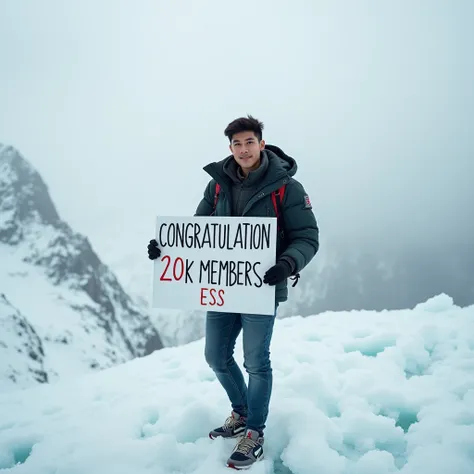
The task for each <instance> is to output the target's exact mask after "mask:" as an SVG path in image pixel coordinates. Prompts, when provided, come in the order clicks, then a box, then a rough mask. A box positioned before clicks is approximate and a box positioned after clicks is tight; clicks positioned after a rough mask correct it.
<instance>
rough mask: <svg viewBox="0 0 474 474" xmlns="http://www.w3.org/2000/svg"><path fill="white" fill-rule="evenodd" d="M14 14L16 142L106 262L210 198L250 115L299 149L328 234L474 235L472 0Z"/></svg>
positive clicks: (409, 238) (76, 6)
mask: <svg viewBox="0 0 474 474" xmlns="http://www.w3.org/2000/svg"><path fill="white" fill-rule="evenodd" d="M0 18H1V22H0V25H1V26H0V66H1V70H2V73H1V74H0V104H1V105H0V143H5V144H9V145H13V146H15V147H16V148H18V149H19V150H20V152H21V153H22V154H23V155H24V156H25V157H26V159H27V160H29V161H30V162H31V163H32V164H33V165H34V166H35V167H36V168H37V170H38V171H39V172H40V173H41V175H42V176H43V178H44V179H45V181H46V183H47V185H48V186H49V190H50V192H51V196H52V199H53V200H54V202H55V203H56V205H57V207H58V211H59V213H60V214H61V216H62V217H63V218H64V219H65V220H66V221H68V222H69V223H70V224H71V225H72V227H73V228H74V229H75V230H77V231H79V232H82V233H85V234H86V235H87V236H88V237H89V238H90V240H91V242H92V244H93V246H94V248H96V249H97V250H98V251H99V253H100V255H101V257H102V258H104V259H105V260H106V262H107V263H114V264H117V265H119V264H120V258H121V256H122V255H123V257H124V258H125V257H126V256H130V255H136V256H137V259H138V258H143V257H142V255H144V250H143V249H144V245H146V242H147V241H148V240H149V238H151V237H152V236H153V234H154V219H155V216H156V215H160V214H161V215H192V214H193V213H194V210H195V208H196V206H197V203H198V201H199V199H200V198H201V196H202V192H203V189H204V186H205V185H206V183H207V181H208V179H209V177H208V176H207V175H206V174H205V173H204V172H203V171H202V167H203V166H204V165H205V164H207V163H208V162H210V161H215V160H219V159H222V158H223V157H225V156H226V155H227V154H228V153H229V150H228V143H227V141H226V138H225V137H224V135H223V130H224V128H225V126H226V125H227V124H228V122H230V121H231V120H233V119H234V118H236V117H238V116H242V115H246V114H248V113H249V114H252V115H254V116H256V117H257V118H259V119H260V120H262V121H263V122H264V123H265V130H264V138H265V139H266V140H267V142H268V143H271V144H275V145H278V146H280V147H281V148H283V150H285V151H286V152H287V153H288V154H289V155H291V156H293V157H294V158H295V159H296V160H297V162H298V165H299V171H298V173H297V175H296V178H298V179H300V181H301V182H302V183H303V185H304V186H305V188H306V189H307V191H308V193H309V195H310V197H311V200H312V202H313V206H314V210H315V213H316V216H317V218H318V222H319V224H320V228H321V239H322V241H323V242H326V241H329V242H338V243H339V244H340V245H347V246H348V247H352V246H353V247H355V248H357V247H360V246H362V247H363V246H368V247H380V246H385V245H387V246H398V247H400V248H403V246H409V245H412V244H416V245H420V244H423V245H425V244H426V245H434V246H435V248H436V249H437V250H436V251H438V248H437V247H436V246H437V245H439V243H440V242H442V243H443V245H447V246H449V245H456V244H458V243H463V244H464V243H465V242H466V241H472V237H473V236H474V218H473V217H472V216H473V215H474V209H473V207H474V204H473V203H474V186H473V177H474V138H473V136H474V135H473V134H474V126H473V123H474V88H473V84H474V55H473V54H472V45H473V44H474V33H473V30H472V21H473V19H474V2H472V1H471V0H466V1H449V2H447V1H428V0H421V1H417V2H412V1H397V2H395V1H384V2H380V1H375V0H374V1H357V2H342V1H334V0H327V1H324V2H323V1H311V0H310V1H292V2H288V1H287V2H284V1H259V2H253V1H250V0H245V1H241V2H238V3H235V2H222V1H218V0H212V1H197V2H196V1H191V0H185V1H176V2H157V1H151V0H150V1H145V0H141V1H139V2H131V1H128V2H126V1H116V0H114V1H112V0H104V1H101V2H96V1H95V0H88V1H81V2H63V1H62V0H57V1H51V0H44V1H42V2H34V1H26V0H25V1H20V2H19V1H13V0H10V1H5V2H2V3H1V4H0ZM146 263H147V262H146V260H145V259H144V260H143V261H142V262H141V263H140V264H141V265H146Z"/></svg>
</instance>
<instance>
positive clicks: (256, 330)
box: [205, 310, 276, 434]
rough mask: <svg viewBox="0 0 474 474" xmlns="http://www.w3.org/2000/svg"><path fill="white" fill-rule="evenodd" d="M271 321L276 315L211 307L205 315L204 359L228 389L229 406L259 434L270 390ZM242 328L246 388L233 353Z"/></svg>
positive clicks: (268, 401)
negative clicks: (213, 309)
mask: <svg viewBox="0 0 474 474" xmlns="http://www.w3.org/2000/svg"><path fill="white" fill-rule="evenodd" d="M275 312H276V310H275ZM274 322H275V316H266V315H254V314H240V313H217V312H214V311H209V312H208V313H207V317H206V347H205V357H206V361H207V363H208V364H209V366H210V367H211V368H212V370H213V371H214V373H215V374H216V377H217V379H218V380H219V382H220V384H221V385H222V387H223V388H224V390H225V391H226V392H227V396H228V397H229V400H230V403H231V406H232V409H233V410H234V411H235V412H237V413H239V414H240V415H242V416H246V417H247V428H249V429H252V430H255V431H259V432H261V433H262V434H263V430H264V428H265V423H266V420H267V416H268V406H269V403H270V396H271V393H272V383H273V375H272V367H271V363H270V342H271V339H272V334H273V325H274ZM241 330H242V339H243V349H244V367H245V370H246V371H247V373H248V375H249V385H248V388H247V386H246V384H245V381H244V377H243V375H242V371H241V370H240V368H239V366H238V365H237V363H236V362H235V360H234V357H233V354H234V347H235V341H236V339H237V336H238V335H239V334H240V331H241Z"/></svg>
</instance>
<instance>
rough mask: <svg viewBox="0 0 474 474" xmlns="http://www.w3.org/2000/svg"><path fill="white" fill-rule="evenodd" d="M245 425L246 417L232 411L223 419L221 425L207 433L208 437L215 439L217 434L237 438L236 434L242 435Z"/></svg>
mask: <svg viewBox="0 0 474 474" xmlns="http://www.w3.org/2000/svg"><path fill="white" fill-rule="evenodd" d="M246 425H247V419H246V418H245V417H243V416H241V415H239V414H238V413H236V412H235V411H232V414H231V415H230V416H229V417H228V418H227V419H226V420H225V423H224V424H223V425H222V426H220V427H219V428H216V429H215V430H212V431H211V432H210V433H209V438H211V439H215V438H217V437H219V436H221V437H222V438H237V437H238V436H243V434H244V431H245V428H246Z"/></svg>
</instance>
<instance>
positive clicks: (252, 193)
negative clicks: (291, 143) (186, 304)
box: [148, 115, 319, 469]
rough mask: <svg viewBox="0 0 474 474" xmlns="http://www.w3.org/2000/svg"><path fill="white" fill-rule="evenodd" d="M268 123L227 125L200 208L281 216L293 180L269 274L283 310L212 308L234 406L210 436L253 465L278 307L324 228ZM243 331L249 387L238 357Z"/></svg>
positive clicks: (209, 333)
mask: <svg viewBox="0 0 474 474" xmlns="http://www.w3.org/2000/svg"><path fill="white" fill-rule="evenodd" d="M262 130H263V124H262V123H261V122H260V121H258V120H256V119H254V118H253V117H252V116H250V115H249V116H248V117H247V118H245V117H242V118H239V119H236V120H234V121H233V122H231V123H230V124H229V125H228V126H227V128H226V129H225V131H224V134H225V135H226V136H227V137H228V139H229V142H230V144H229V148H230V151H231V153H232V154H231V155H230V156H228V157H227V158H225V159H223V160H222V161H219V162H216V163H210V164H208V165H207V166H206V167H205V168H204V170H205V171H207V173H208V174H209V175H210V176H211V178H212V179H211V180H210V181H209V183H208V185H207V187H206V189H205V191H204V196H203V198H202V200H201V202H200V203H199V205H198V206H197V210H196V213H195V215H196V216H210V215H215V216H246V217H255V218H257V219H258V218H259V217H275V215H276V213H275V209H274V203H273V201H272V195H271V194H272V192H273V191H277V190H279V189H280V187H281V186H282V185H285V190H284V194H283V197H282V201H281V211H282V217H283V231H284V232H283V234H281V233H279V234H278V238H277V246H276V247H277V262H276V265H275V266H273V267H272V268H270V269H268V271H267V272H266V274H265V276H264V283H265V284H268V285H275V286H276V289H275V294H276V299H275V314H274V315H273V316H268V315H252V314H234V313H232V314H230V313H219V312H213V311H209V312H208V313H207V315H206V335H205V339H206V344H205V357H206V361H207V363H208V364H209V366H210V367H211V368H212V369H213V371H214V372H215V374H216V377H217V379H218V380H219V382H220V383H221V385H222V387H223V388H224V390H225V391H226V393H227V396H228V397H229V401H230V404H231V407H232V412H231V415H230V416H229V417H228V418H227V420H226V421H225V423H224V424H223V425H222V426H221V427H219V428H216V429H214V430H212V431H211V432H210V433H209V436H210V437H211V439H214V438H216V437H218V436H221V437H224V438H239V440H238V442H237V444H236V446H235V448H234V451H233V452H232V454H231V456H230V458H229V459H228V461H227V464H228V466H230V467H234V468H236V469H244V468H248V467H250V466H251V465H252V464H253V463H254V462H255V461H258V460H260V459H262V458H263V442H264V433H263V432H264V428H265V423H266V420H267V416H268V410H269V402H270V396H271V391H272V382H273V380H272V368H271V364H270V355H269V350H270V341H271V338H272V332H273V325H274V321H275V316H276V310H277V307H278V305H279V303H281V302H283V301H286V300H287V297H288V289H287V279H288V278H289V277H292V276H299V272H300V271H301V270H302V269H303V268H304V267H305V266H306V265H307V264H308V263H309V262H310V261H311V259H312V258H313V257H314V255H315V254H316V252H317V251H318V249H319V230H318V226H317V223H316V219H315V216H314V214H313V211H312V206H311V202H310V200H309V197H308V195H307V194H306V192H305V190H304V188H303V186H302V185H301V184H300V183H299V182H298V181H296V180H295V179H294V178H293V176H294V174H295V173H296V170H297V165H296V161H295V160H294V159H293V158H291V157H290V156H288V155H286V154H285V153H284V152H283V151H282V150H281V149H280V148H278V147H276V146H272V145H266V144H265V141H264V140H263V139H262ZM217 183H218V184H219V185H220V193H219V195H218V196H217V195H216V184H217ZM277 198H278V196H277ZM160 253H161V252H160V250H159V249H158V248H157V242H156V240H152V241H150V244H149V245H148V255H149V258H150V259H155V258H158V257H159V256H160ZM241 330H242V331H243V350H244V367H245V369H246V371H247V373H248V375H249V384H248V388H247V386H246V384H245V381H244V378H243V375H242V371H241V370H240V369H239V367H238V366H237V364H236V362H235V360H234V358H233V352H234V347H235V341H236V339H237V336H238V335H239V334H240V331H241Z"/></svg>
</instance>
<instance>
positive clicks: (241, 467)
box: [227, 455, 263, 471]
mask: <svg viewBox="0 0 474 474" xmlns="http://www.w3.org/2000/svg"><path fill="white" fill-rule="evenodd" d="M260 461H263V455H262V456H260V457H259V458H258V459H257V460H256V461H255V462H254V463H253V464H250V465H248V466H235V465H234V464H232V463H227V467H229V468H230V469H235V470H236V471H245V470H247V469H250V468H251V467H252V466H253V465H254V464H255V463H257V462H260Z"/></svg>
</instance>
